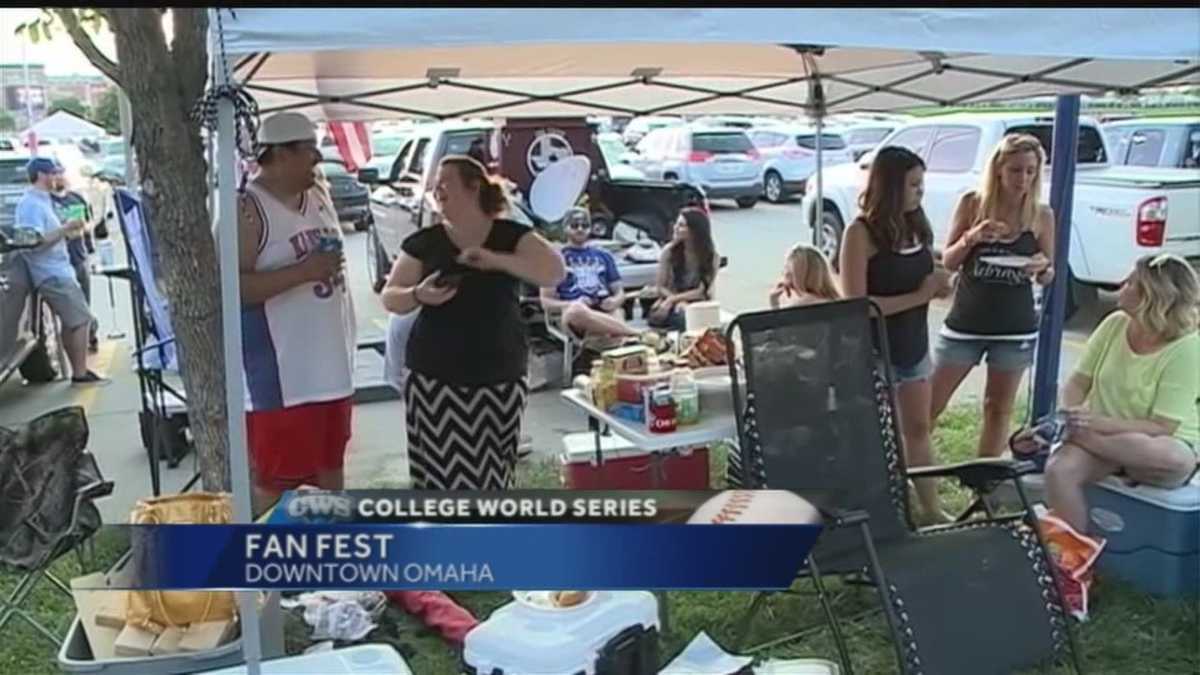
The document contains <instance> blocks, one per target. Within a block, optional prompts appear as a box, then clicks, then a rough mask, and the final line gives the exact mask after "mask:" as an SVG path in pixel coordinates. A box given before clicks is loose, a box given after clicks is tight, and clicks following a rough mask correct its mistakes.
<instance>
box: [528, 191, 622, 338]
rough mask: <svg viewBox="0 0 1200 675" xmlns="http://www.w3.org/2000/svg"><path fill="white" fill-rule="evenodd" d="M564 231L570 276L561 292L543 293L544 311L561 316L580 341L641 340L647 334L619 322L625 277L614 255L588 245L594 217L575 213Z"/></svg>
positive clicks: (581, 211)
mask: <svg viewBox="0 0 1200 675" xmlns="http://www.w3.org/2000/svg"><path fill="white" fill-rule="evenodd" d="M563 228H564V230H565V231H566V235H567V245H566V246H564V247H562V250H561V251H560V252H561V253H562V257H563V261H564V262H566V265H567V276H566V278H565V279H563V281H562V283H560V284H559V285H558V287H557V288H543V289H542V308H543V309H545V310H546V311H547V312H552V313H558V312H561V313H562V321H563V325H564V326H566V327H567V328H569V329H571V331H572V332H574V333H575V334H576V336H578V337H580V338H583V337H586V336H612V337H639V336H641V335H642V333H643V332H644V331H641V330H638V329H636V328H632V327H630V326H628V325H626V324H625V322H624V321H622V320H621V319H620V318H618V314H617V312H618V311H620V309H621V306H622V305H624V304H625V290H624V288H623V287H622V285H621V273H620V272H619V271H618V270H617V261H616V259H614V258H613V256H612V254H611V253H609V252H608V251H605V250H604V249H602V248H598V247H595V246H589V245H588V243H587V241H588V236H589V235H590V234H591V231H592V223H591V216H590V215H588V212H587V211H585V210H584V209H579V208H576V209H572V210H571V211H570V212H568V213H567V215H566V216H565V217H564V218H563Z"/></svg>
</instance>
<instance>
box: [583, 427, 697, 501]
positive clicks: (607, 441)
mask: <svg viewBox="0 0 1200 675" xmlns="http://www.w3.org/2000/svg"><path fill="white" fill-rule="evenodd" d="M600 451H601V453H602V455H603V457H604V463H603V464H601V465H597V464H596V436H595V434H593V433H592V432H582V433H576V434H567V435H566V436H563V454H562V456H561V458H560V459H561V461H562V482H563V485H565V486H566V487H568V488H570V489H573V490H708V489H710V488H709V484H708V448H705V447H700V448H690V449H679V450H676V451H675V452H676V453H678V454H666V455H663V456H662V458H661V459H660V460H659V461H661V462H662V469H661V470H662V482H661V483H660V484H658V485H655V484H654V461H655V458H654V456H653V455H652V454H651V453H649V452H647V451H645V450H642V449H639V448H637V447H635V446H634V445H633V444H632V443H630V442H629V441H627V440H625V439H623V438H621V437H620V436H617V435H615V434H613V435H610V436H601V437H600Z"/></svg>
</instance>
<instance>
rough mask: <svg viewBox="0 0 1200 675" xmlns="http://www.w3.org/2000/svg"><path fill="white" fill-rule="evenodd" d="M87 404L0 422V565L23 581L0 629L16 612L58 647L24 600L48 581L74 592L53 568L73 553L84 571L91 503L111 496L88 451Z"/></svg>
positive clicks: (6, 604)
mask: <svg viewBox="0 0 1200 675" xmlns="http://www.w3.org/2000/svg"><path fill="white" fill-rule="evenodd" d="M87 441H88V426H87V417H86V416H85V415H84V411H83V408H79V407H74V408H63V409H60V410H56V411H54V412H51V413H47V414H45V415H42V416H41V417H38V418H37V419H35V420H33V421H31V422H28V423H27V424H25V425H23V426H21V427H19V428H16V429H6V428H3V427H0V504H2V505H3V508H0V569H7V568H13V569H16V570H17V571H18V572H19V573H21V578H20V579H19V580H18V581H17V585H16V587H15V588H13V590H12V592H11V593H10V594H9V596H8V598H7V599H5V600H0V630H3V628H4V626H6V625H7V624H8V622H9V620H10V619H12V618H13V617H19V618H21V619H24V620H25V621H26V622H27V623H29V624H30V625H31V626H33V627H34V628H35V629H36V630H37V631H38V632H40V633H41V634H42V635H45V636H46V637H47V638H49V639H50V640H51V641H52V642H54V643H55V645H61V644H62V639H61V638H60V637H59V636H58V635H57V634H55V633H54V632H53V631H52V630H50V629H49V628H47V627H46V626H43V625H42V624H41V623H39V622H38V621H37V619H35V618H34V617H33V616H32V615H31V614H30V613H29V612H28V611H26V610H25V609H23V608H22V607H21V605H22V604H23V603H24V602H25V601H26V600H27V599H28V598H29V596H30V594H32V593H33V590H34V588H36V585H37V583H38V582H39V581H41V580H42V579H46V580H48V581H50V583H51V584H53V585H54V587H55V588H58V589H59V590H60V591H62V592H63V593H66V594H67V596H68V597H70V596H71V589H70V588H69V587H68V586H67V584H65V583H64V582H63V581H62V580H61V579H59V578H58V577H56V576H55V575H54V573H53V572H51V571H50V566H51V565H53V564H54V563H55V562H56V561H57V560H58V559H59V558H61V557H62V556H64V555H66V554H67V553H70V552H71V551H74V552H75V553H76V555H77V556H79V561H80V567H81V568H86V565H85V560H84V545H85V543H88V544H90V542H91V536H92V535H93V534H94V533H95V532H96V531H97V530H98V529H99V528H100V525H101V521H100V512H99V510H97V509H96V505H95V504H94V503H93V501H94V500H96V499H98V498H100V497H105V496H108V495H110V494H112V491H113V484H112V482H110V481H105V480H104V479H103V477H102V476H101V474H100V467H99V466H97V464H96V459H95V457H93V456H92V454H91V453H89V452H87V450H86V448H87Z"/></svg>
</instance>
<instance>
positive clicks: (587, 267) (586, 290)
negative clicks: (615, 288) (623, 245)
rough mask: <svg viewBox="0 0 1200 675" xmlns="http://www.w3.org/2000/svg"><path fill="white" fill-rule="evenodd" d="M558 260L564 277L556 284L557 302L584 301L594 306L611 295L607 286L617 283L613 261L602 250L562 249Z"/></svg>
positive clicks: (573, 247) (617, 278)
mask: <svg viewBox="0 0 1200 675" xmlns="http://www.w3.org/2000/svg"><path fill="white" fill-rule="evenodd" d="M562 257H563V262H565V263H566V266H567V276H566V278H565V279H563V280H562V283H560V284H559V285H558V289H557V293H558V298H559V299H560V300H579V299H580V298H587V299H588V300H589V301H591V302H593V303H596V302H599V301H601V300H603V299H604V298H607V297H608V296H609V295H611V294H612V292H611V291H610V290H609V286H611V285H612V284H613V283H615V282H618V281H620V280H621V273H620V271H618V270H617V261H616V259H615V258H613V256H612V254H611V253H609V252H608V251H605V250H604V249H602V248H596V247H594V246H564V247H563V248H562Z"/></svg>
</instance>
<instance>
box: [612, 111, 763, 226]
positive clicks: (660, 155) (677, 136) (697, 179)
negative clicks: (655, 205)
mask: <svg viewBox="0 0 1200 675" xmlns="http://www.w3.org/2000/svg"><path fill="white" fill-rule="evenodd" d="M629 161H630V164H631V165H633V166H634V167H635V168H637V169H638V170H640V171H641V172H642V173H644V174H646V177H647V178H650V179H657V178H661V179H663V180H678V181H683V182H685V183H689V184H691V185H696V186H698V187H700V188H701V189H702V190H704V195H705V196H706V197H707V198H708V199H710V200H712V199H732V200H734V201H736V202H737V205H738V206H739V207H741V208H743V209H748V208H751V207H753V206H754V205H755V204H756V203H757V202H758V198H759V197H760V196H761V195H762V191H763V160H762V156H761V155H759V152H758V150H757V149H756V148H755V147H754V144H753V143H752V142H750V137H749V136H747V135H746V132H744V131H741V130H740V129H731V128H728V127H702V126H679V127H670V128H666V129H656V130H654V131H651V132H650V133H649V134H647V135H646V137H645V138H643V139H642V140H641V142H640V143H638V145H637V155H635V156H634V157H632V158H630V160H629Z"/></svg>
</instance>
